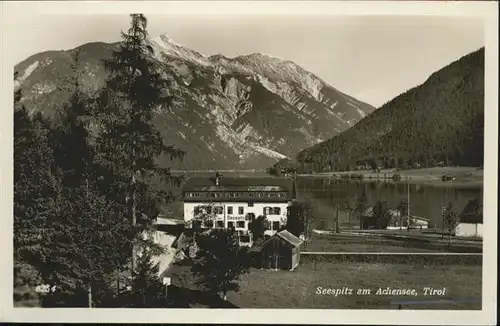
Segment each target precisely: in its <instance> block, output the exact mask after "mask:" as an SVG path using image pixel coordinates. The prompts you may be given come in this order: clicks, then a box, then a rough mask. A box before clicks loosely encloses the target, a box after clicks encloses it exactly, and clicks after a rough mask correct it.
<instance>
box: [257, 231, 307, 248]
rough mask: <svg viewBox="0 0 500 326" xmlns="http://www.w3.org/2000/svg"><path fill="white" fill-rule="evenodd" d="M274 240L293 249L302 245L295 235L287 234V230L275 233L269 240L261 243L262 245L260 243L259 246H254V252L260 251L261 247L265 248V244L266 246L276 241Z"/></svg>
mask: <svg viewBox="0 0 500 326" xmlns="http://www.w3.org/2000/svg"><path fill="white" fill-rule="evenodd" d="M276 238H278V239H281V240H283V241H285V242H287V243H288V244H290V245H291V246H292V247H295V248H296V247H298V246H300V245H301V244H302V240H300V239H299V238H297V237H296V236H295V235H293V234H292V233H290V232H288V231H287V230H283V231H280V232H277V233H275V234H274V235H273V236H272V237H270V238H269V239H267V240H265V241H263V242H262V243H260V244H259V245H257V246H255V248H254V250H256V251H259V250H261V249H262V248H263V247H265V246H266V244H268V243H269V242H270V241H271V240H273V239H276Z"/></svg>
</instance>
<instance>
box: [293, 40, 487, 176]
mask: <svg viewBox="0 0 500 326" xmlns="http://www.w3.org/2000/svg"><path fill="white" fill-rule="evenodd" d="M402 73H404V72H402ZM381 82H382V81H381ZM483 145H484V48H481V49H479V50H477V51H475V52H473V53H470V54H468V55H466V56H464V57H462V58H460V59H459V60H457V61H455V62H453V63H451V64H450V65H448V66H446V67H444V68H442V69H440V70H439V71H437V72H435V73H433V74H432V75H431V76H430V77H429V78H428V79H427V80H426V81H425V82H424V83H423V84H422V85H420V86H417V87H415V88H412V89H410V90H408V91H406V92H405V93H403V94H401V95H399V96H397V97H396V98H394V99H393V100H391V101H389V102H388V103H386V104H384V105H383V106H381V107H380V108H379V109H378V110H376V111H375V112H373V113H372V114H370V115H369V116H368V117H366V118H365V119H363V120H361V121H360V122H359V123H357V124H356V125H355V126H353V127H352V128H350V129H349V130H347V131H345V132H343V133H342V134H340V135H338V136H335V137H333V138H331V139H329V140H327V141H324V142H321V143H319V144H317V145H315V146H312V147H311V148H308V149H306V150H304V151H302V152H300V153H299V154H298V156H297V159H298V161H299V162H301V163H306V165H308V166H309V168H312V169H313V170H315V171H330V170H351V169H353V168H355V167H356V166H360V165H363V166H364V165H370V166H374V165H378V166H381V167H386V168H392V167H399V168H405V167H411V166H435V165H463V166H481V165H482V164H483V154H484V150H483ZM302 166H304V164H302Z"/></svg>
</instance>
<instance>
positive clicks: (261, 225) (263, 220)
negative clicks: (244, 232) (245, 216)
mask: <svg viewBox="0 0 500 326" xmlns="http://www.w3.org/2000/svg"><path fill="white" fill-rule="evenodd" d="M268 226H269V221H268V220H267V217H266V216H265V215H260V216H258V217H257V218H256V219H254V220H252V221H250V223H248V230H249V231H250V232H251V233H252V238H253V242H254V243H256V242H257V241H258V240H260V239H262V238H263V237H264V233H265V231H266V229H267V228H268Z"/></svg>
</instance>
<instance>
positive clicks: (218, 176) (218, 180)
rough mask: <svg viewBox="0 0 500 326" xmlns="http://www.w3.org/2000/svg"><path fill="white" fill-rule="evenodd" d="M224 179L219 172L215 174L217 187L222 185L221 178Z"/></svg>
mask: <svg viewBox="0 0 500 326" xmlns="http://www.w3.org/2000/svg"><path fill="white" fill-rule="evenodd" d="M221 177H222V174H220V173H219V171H217V172H216V173H215V185H216V186H218V185H219V184H220V178H221Z"/></svg>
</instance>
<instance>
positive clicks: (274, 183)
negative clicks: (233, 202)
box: [182, 176, 295, 201]
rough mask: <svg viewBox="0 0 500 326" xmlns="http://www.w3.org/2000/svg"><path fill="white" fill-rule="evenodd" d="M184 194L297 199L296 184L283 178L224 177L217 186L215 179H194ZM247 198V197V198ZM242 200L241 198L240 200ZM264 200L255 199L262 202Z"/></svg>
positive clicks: (185, 185) (186, 185)
mask: <svg viewBox="0 0 500 326" xmlns="http://www.w3.org/2000/svg"><path fill="white" fill-rule="evenodd" d="M182 190H183V191H184V192H217V191H221V192H231V191H233V192H280V191H283V192H287V193H288V196H287V198H286V199H287V200H291V199H293V198H295V182H294V180H293V179H292V178H283V177H260V178H256V177H224V176H222V177H221V178H220V179H219V185H216V184H215V177H193V178H189V179H188V180H187V181H186V183H185V184H184V186H183V188H182ZM245 197H246V196H245ZM239 199H241V198H239ZM262 199H263V198H255V200H258V201H261V200H262Z"/></svg>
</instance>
